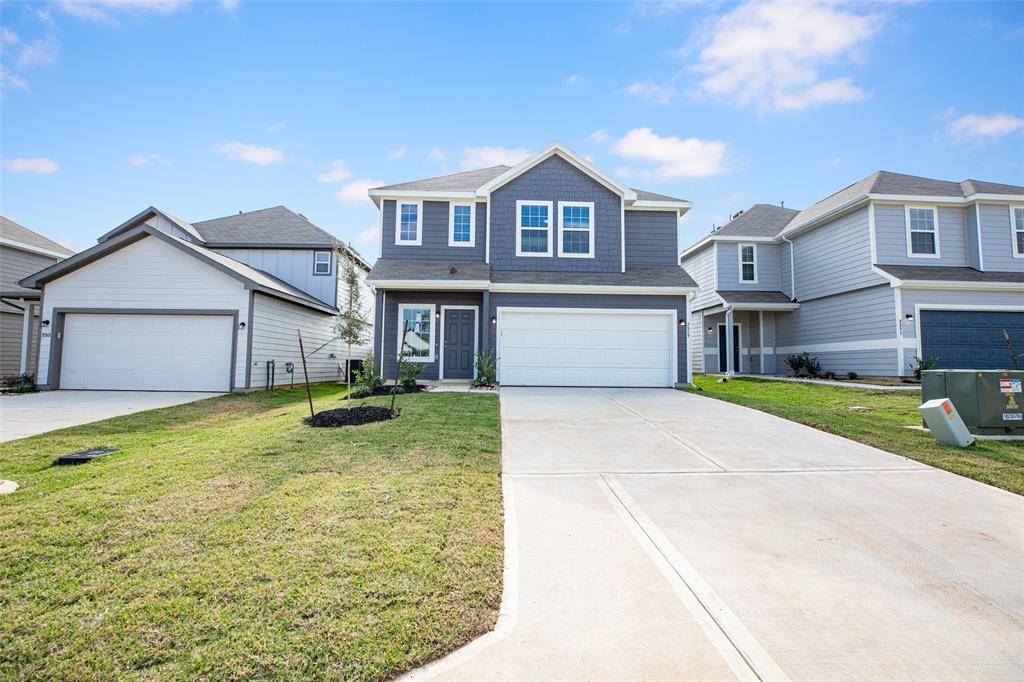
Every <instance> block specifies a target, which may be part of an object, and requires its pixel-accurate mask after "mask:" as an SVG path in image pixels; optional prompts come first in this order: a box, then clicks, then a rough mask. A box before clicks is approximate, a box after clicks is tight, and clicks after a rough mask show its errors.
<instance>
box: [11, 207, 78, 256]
mask: <svg viewBox="0 0 1024 682" xmlns="http://www.w3.org/2000/svg"><path fill="white" fill-rule="evenodd" d="M0 236H2V237H3V238H4V239H10V240H11V241H15V242H21V243H22V244H26V245H28V246H37V247H39V248H40V249H46V250H47V251H56V252H57V253H62V254H64V255H65V256H70V255H72V254H74V251H72V250H71V249H69V248H68V247H66V246H61V245H60V244H58V243H57V242H55V241H53V240H52V239H47V238H46V237H44V236H43V235H41V234H39V233H38V232H33V231H32V230H30V229H28V228H27V227H25V226H24V225H19V224H18V223H16V222H14V221H13V220H11V219H10V218H8V217H7V216H2V215H0Z"/></svg>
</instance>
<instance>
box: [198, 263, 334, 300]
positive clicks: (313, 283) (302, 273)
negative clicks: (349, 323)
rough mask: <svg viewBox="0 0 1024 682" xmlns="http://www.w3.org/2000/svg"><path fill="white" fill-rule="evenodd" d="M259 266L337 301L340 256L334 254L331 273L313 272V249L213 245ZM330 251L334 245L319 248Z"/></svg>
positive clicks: (313, 294) (274, 274)
mask: <svg viewBox="0 0 1024 682" xmlns="http://www.w3.org/2000/svg"><path fill="white" fill-rule="evenodd" d="M213 250H214V251H216V252H217V253H221V254H224V255H225V256H227V257H228V258H233V259H235V260H237V261H239V262H241V263H245V264H246V265H250V266H252V267H254V268H256V269H257V270H262V271H264V272H266V273H269V274H271V275H273V276H274V277H277V278H278V279H280V280H284V281H285V282H287V283H288V284H291V285H292V286H293V287H296V288H298V289H301V290H302V291H305V292H306V293H307V294H309V295H311V296H313V297H315V298H317V299H319V300H321V301H323V302H324V303H326V304H327V305H335V301H336V296H337V289H336V286H337V281H338V279H337V275H338V259H337V258H336V257H335V255H334V254H333V253H332V254H331V274H329V275H314V274H313V254H314V253H315V251H314V250H313V249H213ZM317 250H322V251H329V250H330V249H317Z"/></svg>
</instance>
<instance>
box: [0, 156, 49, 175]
mask: <svg viewBox="0 0 1024 682" xmlns="http://www.w3.org/2000/svg"><path fill="white" fill-rule="evenodd" d="M3 167H4V170H6V171H8V172H10V173H40V174H42V175H48V174H49V173H56V172H57V169H58V168H60V166H58V165H57V162H56V161H51V160H50V159H44V158H38V159H4V160H3Z"/></svg>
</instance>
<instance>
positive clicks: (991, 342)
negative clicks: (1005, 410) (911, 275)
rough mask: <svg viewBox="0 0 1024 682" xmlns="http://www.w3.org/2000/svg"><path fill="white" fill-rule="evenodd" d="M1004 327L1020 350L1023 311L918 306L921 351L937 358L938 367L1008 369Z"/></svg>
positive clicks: (1023, 334) (1023, 361)
mask: <svg viewBox="0 0 1024 682" xmlns="http://www.w3.org/2000/svg"><path fill="white" fill-rule="evenodd" d="M1004 329H1005V330H1006V331H1008V332H1009V333H1010V340H1011V341H1013V346H1014V349H1015V350H1016V352H1017V355H1018V356H1019V355H1020V354H1021V353H1024V313H1001V312H983V311H966V310H922V311H921V352H922V353H924V357H926V358H938V360H939V365H938V366H939V368H940V369H1012V367H1013V365H1012V363H1011V362H1010V353H1009V352H1008V351H1007V349H1006V341H1005V339H1004V338H1003V330H1004ZM1018 362H1020V363H1021V364H1022V365H1024V358H1018Z"/></svg>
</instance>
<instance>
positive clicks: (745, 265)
mask: <svg viewBox="0 0 1024 682" xmlns="http://www.w3.org/2000/svg"><path fill="white" fill-rule="evenodd" d="M738 248H739V251H740V281H741V282H743V283H745V284H757V244H739V245H738Z"/></svg>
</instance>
